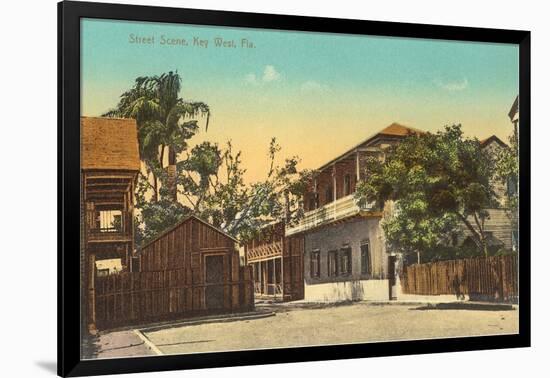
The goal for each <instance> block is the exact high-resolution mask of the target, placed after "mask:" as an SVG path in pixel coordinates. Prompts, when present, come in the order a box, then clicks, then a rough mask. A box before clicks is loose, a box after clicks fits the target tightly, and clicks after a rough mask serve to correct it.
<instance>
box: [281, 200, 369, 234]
mask: <svg viewBox="0 0 550 378" xmlns="http://www.w3.org/2000/svg"><path fill="white" fill-rule="evenodd" d="M373 209H374V204H372V203H371V204H367V205H365V206H362V207H359V206H358V205H357V203H356V201H355V198H353V194H350V195H348V196H345V197H342V198H340V199H337V200H336V201H333V202H331V203H327V204H326V205H324V206H322V207H320V208H318V209H315V210H312V211H308V212H306V213H305V215H304V217H303V218H302V219H301V220H300V221H299V222H298V224H296V225H294V226H290V227H288V228H287V229H286V233H285V234H286V236H290V235H294V234H297V233H299V232H303V231H307V230H310V229H312V228H315V227H319V226H322V225H325V224H329V223H331V222H334V221H338V220H341V219H345V218H348V217H351V216H354V215H357V214H359V213H360V212H362V211H372V210H373Z"/></svg>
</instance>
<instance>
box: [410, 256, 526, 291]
mask: <svg viewBox="0 0 550 378" xmlns="http://www.w3.org/2000/svg"><path fill="white" fill-rule="evenodd" d="M401 285H402V290H403V293H405V294H419V295H440V294H454V295H456V296H457V297H460V296H463V295H469V296H470V297H478V298H483V299H489V300H498V301H515V300H517V297H518V258H517V255H507V256H494V257H488V258H473V259H464V260H450V261H439V262H433V263H427V264H414V265H410V266H407V267H404V268H403V273H402V276H401Z"/></svg>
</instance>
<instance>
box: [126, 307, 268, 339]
mask: <svg viewBox="0 0 550 378" xmlns="http://www.w3.org/2000/svg"><path fill="white" fill-rule="evenodd" d="M270 316H275V312H274V311H266V312H262V313H258V312H250V313H244V314H239V315H229V316H227V315H226V316H218V317H207V318H200V319H193V320H184V321H179V322H174V323H169V324H162V325H156V326H151V327H145V328H140V329H139V330H138V329H136V330H135V331H139V332H140V333H142V332H144V333H146V332H156V331H161V330H163V329H168V328H177V327H184V326H188V325H200V324H208V323H227V322H235V321H241V320H253V319H262V318H267V317H270ZM144 337H146V336H145V335H144Z"/></svg>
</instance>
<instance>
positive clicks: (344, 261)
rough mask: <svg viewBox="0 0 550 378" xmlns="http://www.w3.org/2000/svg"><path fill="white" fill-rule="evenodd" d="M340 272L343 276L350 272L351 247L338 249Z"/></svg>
mask: <svg viewBox="0 0 550 378" xmlns="http://www.w3.org/2000/svg"><path fill="white" fill-rule="evenodd" d="M340 274H341V275H343V276H347V275H348V274H351V247H344V248H342V249H341V250H340Z"/></svg>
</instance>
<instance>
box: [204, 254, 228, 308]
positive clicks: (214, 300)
mask: <svg viewBox="0 0 550 378" xmlns="http://www.w3.org/2000/svg"><path fill="white" fill-rule="evenodd" d="M205 269H206V284H207V286H206V292H205V301H206V308H207V309H209V310H215V309H222V308H223V271H224V269H223V256H221V255H220V256H206V257H205Z"/></svg>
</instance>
